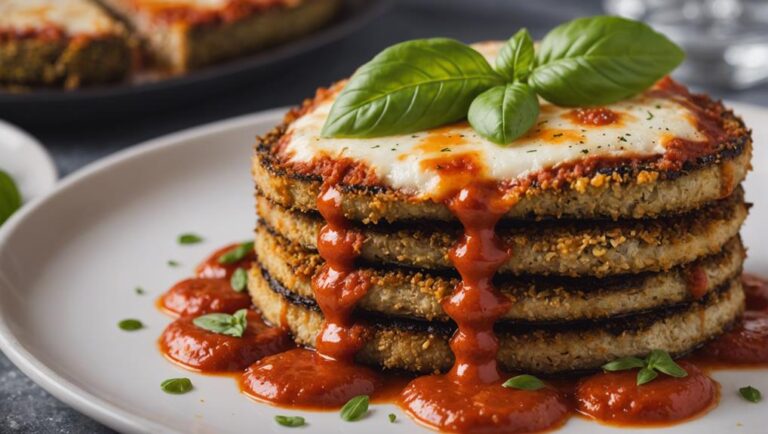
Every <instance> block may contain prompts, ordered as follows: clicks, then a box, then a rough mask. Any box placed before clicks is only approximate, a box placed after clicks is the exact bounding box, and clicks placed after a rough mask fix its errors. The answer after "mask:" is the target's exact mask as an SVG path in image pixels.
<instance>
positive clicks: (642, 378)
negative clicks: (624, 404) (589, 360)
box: [603, 350, 688, 386]
mask: <svg viewBox="0 0 768 434" xmlns="http://www.w3.org/2000/svg"><path fill="white" fill-rule="evenodd" d="M636 368H640V370H639V371H638V372H637V385H638V386H641V385H643V384H646V383H648V382H651V381H653V380H654V379H656V377H658V376H659V372H661V373H662V374H665V375H669V376H670V377H675V378H682V377H685V376H687V375H688V373H687V372H686V371H685V369H683V368H681V367H680V365H678V364H677V363H675V361H674V360H672V357H670V355H669V353H667V352H666V351H662V350H653V351H651V352H650V354H648V357H646V358H645V359H639V358H637V357H624V358H621V359H617V360H614V361H612V362H610V363H606V364H605V365H603V369H604V370H606V371H626V370H628V369H636Z"/></svg>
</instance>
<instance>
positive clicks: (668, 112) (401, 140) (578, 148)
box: [284, 43, 704, 197]
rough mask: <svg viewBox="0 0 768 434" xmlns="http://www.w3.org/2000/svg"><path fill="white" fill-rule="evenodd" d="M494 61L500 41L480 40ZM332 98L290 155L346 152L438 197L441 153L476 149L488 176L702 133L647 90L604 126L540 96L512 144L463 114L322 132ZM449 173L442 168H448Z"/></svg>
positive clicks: (685, 112)
mask: <svg viewBox="0 0 768 434" xmlns="http://www.w3.org/2000/svg"><path fill="white" fill-rule="evenodd" d="M476 47H477V48H478V50H479V51H481V53H482V54H483V55H485V56H486V57H487V58H489V60H490V61H493V57H494V56H495V53H496V51H497V50H498V44H496V43H483V44H480V45H478V46H476ZM333 101H334V98H329V99H328V100H326V101H324V102H322V103H320V104H318V105H316V106H315V107H313V108H312V109H311V110H310V111H309V112H308V113H306V114H304V115H303V116H302V117H300V118H299V119H297V120H296V121H295V122H294V123H293V124H292V125H291V126H290V127H289V129H288V131H287V134H289V135H290V137H289V140H288V142H287V144H286V146H285V148H284V149H285V152H286V155H289V156H290V160H289V161H291V162H309V161H311V160H312V159H313V158H315V157H317V156H320V155H328V156H332V157H336V156H344V157H348V158H352V159H353V160H356V161H360V162H363V163H365V164H366V165H368V166H369V167H371V168H372V169H373V170H374V171H375V173H376V174H377V176H378V177H379V178H380V179H381V180H382V182H384V183H386V184H387V185H389V186H391V187H394V188H396V189H401V190H404V191H407V192H409V193H412V194H415V195H418V196H422V197H431V196H432V197H434V196H435V195H437V194H438V189H439V188H440V185H441V174H440V173H438V171H437V170H435V169H434V167H435V164H430V160H431V161H432V162H434V161H438V160H445V161H449V159H450V158H451V156H456V157H459V156H461V155H469V154H471V155H472V156H473V158H475V159H478V160H479V161H480V162H481V164H482V165H483V166H484V176H485V177H487V178H488V179H491V180H512V179H516V178H519V177H522V176H525V175H527V174H529V173H531V172H533V171H537V170H540V169H545V168H548V167H553V166H556V165H558V164H560V163H565V162H572V161H576V160H579V159H581V158H584V157H585V156H606V157H623V156H624V157H638V156H639V157H642V156H654V155H662V154H664V152H665V147H664V143H665V141H667V140H669V139H671V138H681V139H686V140H694V141H696V140H703V139H704V137H703V135H702V134H701V133H700V132H699V131H698V129H697V128H696V123H695V118H694V116H693V114H692V113H691V111H690V110H689V109H688V108H686V107H685V106H684V105H683V104H681V103H680V102H679V101H677V100H675V99H671V98H666V97H665V98H661V97H654V96H652V95H651V94H649V93H645V94H642V95H639V96H637V97H635V98H632V99H629V100H626V101H622V102H619V103H616V104H611V105H607V106H604V107H605V108H607V109H610V110H611V111H613V112H614V113H616V114H617V115H618V117H619V120H618V121H617V122H615V123H612V124H608V125H602V126H587V125H583V124H581V123H579V122H578V121H577V120H576V119H575V118H574V116H573V115H572V113H573V108H563V107H558V106H555V105H552V104H549V103H546V102H545V101H541V112H540V115H539V119H538V121H537V125H536V126H534V127H533V128H532V129H531V130H530V131H529V132H528V133H527V134H526V135H524V136H523V137H520V138H518V139H517V140H515V141H514V142H512V143H510V144H508V145H497V144H495V143H492V142H490V141H488V140H486V139H484V138H482V137H480V136H479V135H478V134H477V133H476V132H475V131H474V130H473V129H472V127H471V126H469V125H468V124H467V123H466V122H461V123H457V124H453V125H448V126H444V127H440V128H436V129H433V130H429V131H424V132H419V133H415V134H404V135H396V136H388V137H377V138H365V139H357V138H324V137H322V136H321V134H320V132H321V129H322V127H323V124H324V123H325V120H326V118H327V117H328V114H329V111H330V109H331V105H332V104H333ZM443 176H444V175H443Z"/></svg>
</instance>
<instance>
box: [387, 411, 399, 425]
mask: <svg viewBox="0 0 768 434" xmlns="http://www.w3.org/2000/svg"><path fill="white" fill-rule="evenodd" d="M387 417H389V423H395V421H396V420H397V415H396V414H395V413H389V415H388V416H387Z"/></svg>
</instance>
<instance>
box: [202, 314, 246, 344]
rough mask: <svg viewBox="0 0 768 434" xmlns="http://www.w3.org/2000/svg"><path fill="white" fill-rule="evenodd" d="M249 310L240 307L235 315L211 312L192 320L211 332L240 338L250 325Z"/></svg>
mask: <svg viewBox="0 0 768 434" xmlns="http://www.w3.org/2000/svg"><path fill="white" fill-rule="evenodd" d="M247 316H248V310H247V309H240V310H238V311H237V312H235V314H234V315H229V314H226V313H209V314H207V315H202V316H199V317H197V318H195V319H193V320H192V323H193V324H194V325H195V326H197V327H199V328H201V329H203V330H208V331H209V332H213V333H218V334H220V335H227V336H232V337H236V338H240V337H242V336H243V333H245V329H246V328H247V327H248V317H247Z"/></svg>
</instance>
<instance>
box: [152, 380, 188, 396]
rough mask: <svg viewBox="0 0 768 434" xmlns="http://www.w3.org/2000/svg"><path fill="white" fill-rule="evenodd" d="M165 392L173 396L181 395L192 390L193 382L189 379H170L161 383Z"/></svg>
mask: <svg viewBox="0 0 768 434" xmlns="http://www.w3.org/2000/svg"><path fill="white" fill-rule="evenodd" d="M160 388H161V389H163V392H165V393H170V394H173V395H181V394H183V393H187V392H189V391H190V390H192V381H190V379H189V378H169V379H167V380H165V381H163V382H162V383H160Z"/></svg>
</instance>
